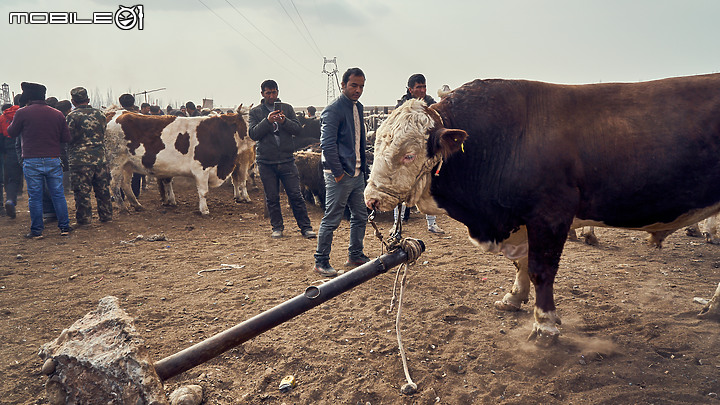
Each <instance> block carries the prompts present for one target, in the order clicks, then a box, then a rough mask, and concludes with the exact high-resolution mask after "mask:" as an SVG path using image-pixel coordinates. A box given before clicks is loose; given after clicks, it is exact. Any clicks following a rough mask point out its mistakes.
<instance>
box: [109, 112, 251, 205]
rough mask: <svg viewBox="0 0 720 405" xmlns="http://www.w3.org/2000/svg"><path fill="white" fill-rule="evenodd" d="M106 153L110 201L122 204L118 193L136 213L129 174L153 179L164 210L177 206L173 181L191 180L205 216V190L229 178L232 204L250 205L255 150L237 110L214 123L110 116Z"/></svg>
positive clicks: (129, 114) (207, 119)
mask: <svg viewBox="0 0 720 405" xmlns="http://www.w3.org/2000/svg"><path fill="white" fill-rule="evenodd" d="M241 107H242V106H241ZM105 147H106V153H107V155H108V162H109V166H110V174H111V178H112V180H111V188H112V192H113V196H114V197H115V199H116V201H122V199H121V197H120V189H122V190H123V191H124V193H125V196H126V197H127V199H128V200H129V202H130V203H131V204H132V205H133V206H134V207H135V209H137V210H140V209H142V206H141V205H140V203H139V202H138V201H137V198H135V195H134V194H133V192H132V190H131V188H130V178H131V176H132V173H133V172H135V173H141V174H150V175H153V176H156V177H157V178H158V185H159V188H160V193H161V197H162V199H163V203H164V204H168V205H176V201H175V194H174V192H173V189H172V177H175V176H185V177H193V178H194V179H195V185H196V186H197V191H198V195H199V197H200V212H201V213H202V214H203V215H207V214H209V213H210V211H209V210H208V207H207V201H206V199H205V196H206V194H207V192H208V188H209V187H217V186H220V185H221V184H223V182H225V180H226V179H227V178H228V177H230V178H231V180H232V183H233V188H234V196H235V201H237V202H249V201H250V197H249V196H248V193H247V188H246V181H247V176H248V169H249V168H250V165H251V164H252V162H253V161H254V160H255V148H254V142H253V141H252V140H251V139H250V137H248V135H247V124H246V122H245V119H244V117H243V115H242V113H241V108H238V113H237V114H226V115H219V116H212V117H209V116H205V117H176V116H170V115H160V116H154V115H141V114H136V113H132V112H127V111H124V110H121V111H116V112H113V113H109V114H108V124H107V131H106V135H105Z"/></svg>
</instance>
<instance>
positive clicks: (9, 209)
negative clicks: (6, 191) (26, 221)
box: [0, 200, 16, 218]
mask: <svg viewBox="0 0 720 405" xmlns="http://www.w3.org/2000/svg"><path fill="white" fill-rule="evenodd" d="M0 201H2V200H0ZM5 213H6V214H7V216H8V217H10V218H15V215H16V214H15V204H13V203H12V202H10V201H8V202H6V203H5Z"/></svg>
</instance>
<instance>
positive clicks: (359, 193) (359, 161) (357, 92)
mask: <svg viewBox="0 0 720 405" xmlns="http://www.w3.org/2000/svg"><path fill="white" fill-rule="evenodd" d="M341 87H342V94H341V95H340V97H338V98H337V99H336V100H335V101H333V102H332V103H330V105H328V106H327V107H325V109H324V110H323V112H322V115H321V116H320V120H321V135H320V147H321V148H322V163H323V169H324V172H325V187H326V190H327V191H326V197H325V215H324V216H323V219H322V222H321V223H320V230H319V232H318V244H317V251H316V252H315V271H317V272H318V273H320V275H323V276H325V277H334V276H336V275H337V274H338V272H337V270H335V269H334V268H333V267H332V266H331V265H330V250H331V248H332V240H333V232H334V231H335V229H337V227H338V225H340V221H341V220H342V216H343V212H344V211H345V206H346V205H347V206H348V207H349V208H350V246H349V247H348V260H347V262H346V263H345V266H346V267H357V266H359V265H361V264H364V263H367V262H368V261H370V259H369V258H368V257H367V256H365V253H363V239H364V238H365V225H366V223H367V217H368V214H367V210H366V208H365V202H364V197H363V191H364V190H365V182H366V179H367V176H368V168H367V162H366V160H365V146H366V145H365V144H366V139H365V125H364V123H363V106H362V104H360V102H359V101H358V99H359V98H360V96H361V95H362V93H363V89H364V88H365V73H363V71H362V70H360V69H359V68H350V69H348V70H347V71H346V72H345V73H344V74H343V77H342V82H341Z"/></svg>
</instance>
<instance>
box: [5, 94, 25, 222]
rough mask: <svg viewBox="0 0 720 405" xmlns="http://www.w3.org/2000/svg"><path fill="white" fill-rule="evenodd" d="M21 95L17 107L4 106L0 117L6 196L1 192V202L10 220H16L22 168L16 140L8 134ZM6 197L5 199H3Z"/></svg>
mask: <svg viewBox="0 0 720 405" xmlns="http://www.w3.org/2000/svg"><path fill="white" fill-rule="evenodd" d="M19 103H20V95H19V94H18V95H17V96H15V105H12V106H10V105H4V106H3V111H2V115H0V153H2V159H1V160H2V162H3V164H2V166H3V167H2V169H3V172H4V174H3V179H2V180H3V183H4V186H5V187H4V188H5V194H4V195H3V193H2V190H0V202H3V201H4V203H5V214H7V216H8V217H10V218H15V205H17V195H18V191H19V190H20V186H21V185H22V167H21V166H20V163H19V162H18V156H17V152H16V151H15V139H13V138H10V135H9V134H8V132H7V129H8V127H9V126H10V123H11V122H12V120H13V117H14V116H15V112H16V111H17V110H18V109H20V106H19V105H18V104H19ZM3 197H5V198H3Z"/></svg>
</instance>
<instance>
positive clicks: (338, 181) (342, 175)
mask: <svg viewBox="0 0 720 405" xmlns="http://www.w3.org/2000/svg"><path fill="white" fill-rule="evenodd" d="M343 177H345V173H343V174H341V175H340V177H335V183H340V180H342V179H343Z"/></svg>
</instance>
